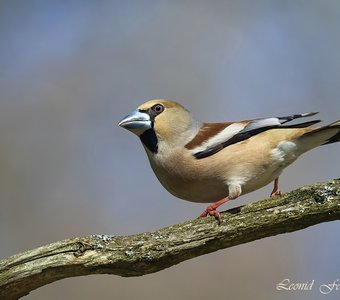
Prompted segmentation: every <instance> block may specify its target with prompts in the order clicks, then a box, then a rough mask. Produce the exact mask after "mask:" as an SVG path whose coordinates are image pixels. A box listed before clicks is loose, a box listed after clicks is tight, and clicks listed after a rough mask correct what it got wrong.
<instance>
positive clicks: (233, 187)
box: [199, 184, 242, 225]
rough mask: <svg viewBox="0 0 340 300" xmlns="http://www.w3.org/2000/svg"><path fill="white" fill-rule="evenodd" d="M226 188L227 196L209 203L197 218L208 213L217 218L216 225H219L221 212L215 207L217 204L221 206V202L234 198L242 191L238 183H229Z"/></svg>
mask: <svg viewBox="0 0 340 300" xmlns="http://www.w3.org/2000/svg"><path fill="white" fill-rule="evenodd" d="M228 189H229V193H228V197H225V198H223V199H222V200H220V201H217V202H215V203H213V204H211V205H209V206H208V207H207V209H206V210H205V211H204V212H202V213H201V215H200V216H199V218H202V217H206V216H207V215H210V216H213V217H215V219H216V220H217V223H218V225H220V224H221V214H220V212H219V211H217V210H216V209H217V208H218V207H219V206H221V205H222V204H224V203H226V202H227V201H229V200H234V199H236V198H237V197H239V196H240V195H241V193H242V189H241V186H240V185H238V184H230V185H229V186H228Z"/></svg>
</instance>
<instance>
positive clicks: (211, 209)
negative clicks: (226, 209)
mask: <svg viewBox="0 0 340 300" xmlns="http://www.w3.org/2000/svg"><path fill="white" fill-rule="evenodd" d="M228 200H229V198H228V197H226V198H223V199H222V200H220V201H217V202H216V203H214V204H211V205H209V206H208V207H207V208H206V210H205V211H204V212H202V213H201V214H200V216H199V218H203V217H206V216H207V215H210V216H213V217H215V219H216V220H217V224H218V225H220V224H221V214H220V212H219V211H217V210H216V208H217V207H219V206H221V205H222V204H223V203H226V202H227V201H228Z"/></svg>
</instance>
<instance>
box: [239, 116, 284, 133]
mask: <svg viewBox="0 0 340 300" xmlns="http://www.w3.org/2000/svg"><path fill="white" fill-rule="evenodd" d="M280 125H281V123H280V121H279V119H278V118H267V119H257V120H252V121H251V122H250V123H249V124H248V125H247V126H246V127H245V128H244V129H245V130H247V131H249V130H253V129H257V128H261V127H268V126H280Z"/></svg>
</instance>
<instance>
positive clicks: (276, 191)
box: [270, 177, 281, 197]
mask: <svg viewBox="0 0 340 300" xmlns="http://www.w3.org/2000/svg"><path fill="white" fill-rule="evenodd" d="M273 196H281V191H280V190H279V177H277V178H275V180H274V188H273V191H272V192H271V193H270V197H273Z"/></svg>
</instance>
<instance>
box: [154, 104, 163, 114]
mask: <svg viewBox="0 0 340 300" xmlns="http://www.w3.org/2000/svg"><path fill="white" fill-rule="evenodd" d="M152 109H153V111H154V112H155V113H157V114H160V113H161V112H162V111H163V110H164V106H163V105H162V104H156V105H154V106H153V107H152Z"/></svg>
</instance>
